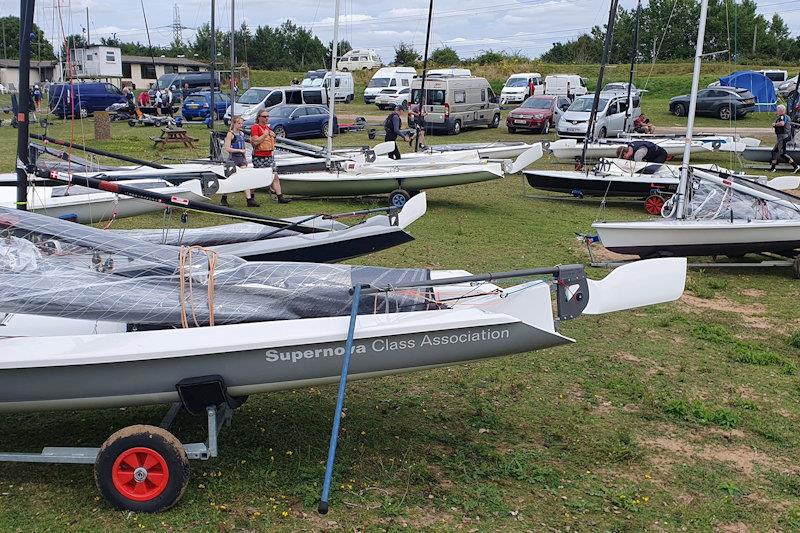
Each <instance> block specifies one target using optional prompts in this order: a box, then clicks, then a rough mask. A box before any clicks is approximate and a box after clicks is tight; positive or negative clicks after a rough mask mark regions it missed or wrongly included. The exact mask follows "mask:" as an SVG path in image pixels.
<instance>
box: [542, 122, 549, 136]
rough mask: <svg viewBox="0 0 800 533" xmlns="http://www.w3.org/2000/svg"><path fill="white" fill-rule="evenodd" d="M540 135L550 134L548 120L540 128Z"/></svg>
mask: <svg viewBox="0 0 800 533" xmlns="http://www.w3.org/2000/svg"><path fill="white" fill-rule="evenodd" d="M542 133H543V134H545V135H547V134H548V133H550V121H549V120H548V121H546V122H545V123H544V126H542Z"/></svg>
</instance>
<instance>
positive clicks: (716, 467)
mask: <svg viewBox="0 0 800 533" xmlns="http://www.w3.org/2000/svg"><path fill="white" fill-rule="evenodd" d="M681 68H682V69H683V70H685V68H683V67H681ZM685 75H686V73H685V72H683V71H681V72H678V73H676V74H675V76H676V77H677V76H684V77H685ZM664 76H665V77H667V78H669V77H671V76H672V75H671V74H670V75H669V76H668V75H667V74H664ZM655 82H656V80H655V79H654V80H653V81H652V83H654V84H655ZM664 83H665V84H666V83H673V82H672V81H670V80H665V81H664ZM358 109H360V108H359V107H358V106H355V105H354V106H352V110H353V112H355V113H360V111H358ZM648 113H652V114H655V112H654V111H653V112H651V111H648ZM752 118H754V119H755V117H752ZM675 120H676V121H677V120H678V119H675ZM750 120H751V117H748V119H746V121H745V122H750ZM712 124H715V125H716V124H720V123H719V122H717V121H714V122H713V123H712ZM191 128H192V131H195V132H196V133H197V134H198V135H199V136H201V137H203V136H204V132H205V130H204V129H203V128H202V127H201V126H199V125H198V126H191ZM70 129H71V125H70V124H69V123H59V124H56V125H55V126H53V127H51V128H50V133H51V134H52V135H53V136H56V137H62V138H63V137H69V136H70ZM33 131H39V128H38V127H35V128H34V130H33ZM15 134H16V130H13V129H11V128H7V127H2V128H0V168H2V171H11V170H12V169H13V163H14V149H15V138H16V137H15ZM113 134H114V140H113V141H104V142H95V141H92V121H91V120H87V121H82V122H81V123H79V124H76V125H75V130H74V135H75V138H76V140H78V141H81V142H83V141H85V142H86V143H87V144H90V145H92V146H96V147H101V148H105V149H112V150H116V151H119V152H124V153H127V154H130V155H134V156H137V157H142V158H148V159H151V160H160V159H162V158H164V157H166V156H168V157H170V158H180V157H191V156H201V155H203V154H204V152H205V149H198V150H196V151H194V152H192V151H190V150H185V149H178V148H169V149H167V150H165V151H163V152H160V151H157V150H155V149H153V148H152V143H150V142H148V141H146V137H147V136H148V135H153V134H154V130H152V129H141V128H136V129H132V128H129V127H128V126H127V125H124V124H114V128H113ZM542 138H543V137H542V136H540V135H515V136H511V135H508V134H507V133H505V129H504V128H500V129H499V130H486V129H480V130H474V131H470V132H466V133H464V134H462V135H461V136H460V137H458V138H457V139H456V138H453V137H440V138H438V139H437V141H439V142H456V141H458V142H472V141H481V140H488V139H491V140H497V139H518V140H527V141H537V140H540V139H542ZM317 142H321V140H320V141H317ZM336 143H337V145H358V144H367V143H368V139H367V137H366V134H363V133H358V134H345V135H340V136H338V137H337V138H336ZM698 160H700V161H703V162H710V161H716V162H719V163H723V164H726V165H730V166H734V167H738V164H739V163H738V161H735V160H730V159H728V158H725V157H721V156H716V155H704V156H702V157H700V158H698ZM545 165H554V163H552V162H550V161H547V160H543V161H540V162H538V163H537V166H545ZM525 192H526V191H524V189H523V187H522V185H521V184H520V178H519V176H508V177H506V178H504V179H501V180H497V181H493V182H490V183H486V184H478V185H470V186H463V187H456V188H450V189H440V190H433V191H429V193H428V199H429V209H428V213H427V214H426V215H425V216H424V217H423V218H422V219H421V220H419V221H418V222H417V223H415V224H414V225H413V226H412V228H411V232H412V233H413V234H414V236H415V237H416V240H415V241H414V242H412V243H409V244H407V245H405V246H403V247H401V248H397V249H393V250H387V251H384V252H381V253H378V254H374V255H371V256H368V257H365V258H361V259H359V260H356V261H354V263H359V264H375V265H383V266H421V267H429V268H463V269H467V270H470V271H472V272H484V271H496V270H508V269H513V268H524V267H532V266H549V265H554V264H558V263H573V262H579V263H584V262H586V261H587V256H586V253H585V251H584V250H583V249H582V247H581V245H580V244H579V243H578V242H577V241H576V240H575V236H574V232H576V231H586V230H588V229H590V225H591V223H592V222H593V221H595V220H597V219H598V218H603V219H606V220H615V219H634V218H643V217H644V214H643V210H642V209H641V206H640V205H625V204H613V205H611V206H609V207H606V208H605V209H604V210H602V211H601V210H600V209H599V207H598V205H597V204H596V203H588V202H587V203H579V202H564V201H555V200H546V199H531V198H527V197H525ZM527 192H528V193H531V192H532V191H531V190H529V191H527ZM264 198H265V197H264V195H263V194H262V195H261V199H262V200H264ZM381 201H382V200H380V199H364V200H358V199H344V200H338V201H326V200H300V201H295V202H292V203H291V204H289V205H277V204H275V203H273V202H269V201H263V202H262V204H263V206H262V207H261V208H260V209H259V210H258V211H259V212H261V213H264V214H270V215H275V216H288V215H297V214H303V213H312V212H319V211H326V212H331V211H344V210H351V209H357V208H362V207H369V206H372V205H375V204H377V203H379V202H381ZM243 204H244V198H243V195H237V196H236V197H235V198H234V205H236V206H238V207H243ZM190 222H191V223H192V224H194V225H202V224H210V223H219V222H218V221H217V220H215V219H212V218H210V217H204V216H197V215H191V216H190ZM160 224H161V217H160V216H158V215H153V216H147V217H139V218H136V219H126V220H120V221H117V222H115V227H158V226H159V225H160ZM590 273H591V275H592V276H593V277H599V276H603V275H605V274H606V272H605V271H599V270H593V269H592V270H590ZM653 283H658V280H653ZM798 287H800V285H798V281H797V280H793V279H792V278H791V273H790V271H789V270H788V269H775V270H746V271H743V270H739V271H734V270H700V271H692V272H691V273H690V274H689V281H688V289H687V291H686V294H685V296H684V297H683V298H682V299H681V300H680V301H678V302H676V303H673V304H669V305H661V306H657V307H652V308H646V309H641V310H637V311H632V312H623V313H616V314H613V315H605V316H600V317H588V316H587V317H583V318H580V319H578V320H575V321H571V322H567V323H564V324H563V327H562V332H563V333H564V334H566V335H568V336H570V337H573V338H574V339H576V341H577V344H575V345H574V346H572V347H564V348H559V349H554V350H545V351H541V352H536V353H528V354H522V355H517V356H510V357H506V358H500V359H495V360H490V361H486V362H483V363H478V364H473V365H470V366H461V367H453V368H448V369H440V370H434V371H428V372H422V373H417V374H410V375H405V376H397V377H388V378H382V379H378V380H373V381H364V382H357V383H352V385H351V386H350V387H349V389H348V398H347V403H346V408H347V417H346V418H345V419H344V421H343V434H342V439H341V440H340V451H339V456H338V457H339V460H338V463H337V471H336V481H335V484H334V488H335V490H334V492H333V497H332V510H331V513H330V514H328V515H327V516H325V517H319V516H318V515H317V514H316V501H317V499H318V497H319V492H320V489H321V480H322V476H323V471H324V461H325V457H326V451H327V442H328V441H327V439H328V433H329V431H330V421H331V414H332V412H333V409H334V404H335V387H333V386H330V387H322V388H315V389H304V390H297V391H293V392H284V393H274V394H265V395H261V396H259V397H253V398H251V399H250V400H249V401H248V402H247V403H246V404H245V405H244V406H243V407H242V408H241V409H240V410H239V411H237V414H236V416H235V417H234V421H233V426H232V427H231V428H228V429H225V430H224V431H223V434H222V440H221V455H220V457H219V458H217V459H215V460H213V461H209V462H193V463H192V465H191V466H192V479H191V482H190V485H189V489H188V491H187V493H186V495H185V497H184V499H183V501H182V502H181V503H180V504H179V505H178V506H177V507H175V508H174V509H172V510H170V511H168V512H166V513H163V514H160V515H142V514H133V513H120V512H115V511H113V510H111V509H110V508H109V507H108V506H107V505H106V504H105V503H104V502H103V501H101V500H99V497H98V493H97V491H96V489H95V487H94V481H93V476H92V471H91V468H89V467H85V466H38V465H12V464H0V530H2V531H64V530H75V531H107V530H128V531H133V530H136V531H138V530H158V531H164V530H177V531H184V530H193V531H297V530H350V531H383V530H391V531H397V530H401V529H406V528H407V529H412V530H463V531H498V530H504V531H506V530H508V531H631V532H633V531H643V530H647V531H712V530H716V531H736V532H741V531H797V530H799V529H800V477H799V474H800V466H798V460H797V458H798V453H799V452H800V436H799V435H800V434H798V432H797V429H796V428H797V424H798V422H799V421H800V382H798V371H797V367H798V364H800V299H798V294H800V290H799V289H798ZM120 379H124V376H121V377H120ZM163 413H164V409H163V408H160V407H151V408H135V409H134V408H129V409H121V410H120V409H116V410H104V411H81V412H66V413H36V414H9V415H6V416H4V417H2V418H0V450H14V451H37V450H39V449H40V448H41V447H42V446H47V445H99V444H100V443H102V441H103V440H104V439H105V438H106V437H107V436H108V435H110V434H111V433H112V432H113V431H115V430H116V429H118V428H120V427H122V426H125V425H129V424H133V423H150V424H158V422H159V420H160V418H161V416H162V415H163ZM201 425H202V421H200V420H197V419H192V418H190V417H188V416H182V417H179V419H178V425H177V427H176V434H177V435H178V436H179V437H180V438H182V439H184V440H190V439H197V438H200V437H201V436H202V434H201V433H200V431H199V428H200V426H201Z"/></svg>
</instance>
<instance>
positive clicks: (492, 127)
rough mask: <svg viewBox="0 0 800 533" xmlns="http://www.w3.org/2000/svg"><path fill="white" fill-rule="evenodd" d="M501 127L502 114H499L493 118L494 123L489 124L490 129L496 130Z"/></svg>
mask: <svg viewBox="0 0 800 533" xmlns="http://www.w3.org/2000/svg"><path fill="white" fill-rule="evenodd" d="M498 126H500V113H497V114H496V115H495V116H494V117H492V123H491V124H489V128H490V129H494V128H496V127H498Z"/></svg>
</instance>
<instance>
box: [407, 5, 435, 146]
mask: <svg viewBox="0 0 800 533" xmlns="http://www.w3.org/2000/svg"><path fill="white" fill-rule="evenodd" d="M432 18H433V0H431V3H430V6H428V32H427V33H426V34H425V57H424V58H423V60H422V87H420V95H419V114H420V116H422V113H423V112H424V110H425V78H427V77H428V47H429V46H430V43H431V19H432ZM411 103H412V105H413V103H414V101H413V99H412V101H411ZM417 150H419V136H418V137H417V138H416V141H415V142H414V151H415V152H416V151H417Z"/></svg>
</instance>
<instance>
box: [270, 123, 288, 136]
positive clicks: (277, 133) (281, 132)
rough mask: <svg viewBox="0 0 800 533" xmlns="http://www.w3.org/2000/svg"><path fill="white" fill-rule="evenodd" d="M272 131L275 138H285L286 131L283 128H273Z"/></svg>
mask: <svg viewBox="0 0 800 533" xmlns="http://www.w3.org/2000/svg"><path fill="white" fill-rule="evenodd" d="M272 131H274V132H275V137H279V138H281V139H283V138H284V137H286V129H285V128H284V127H283V126H275V129H274V130H272Z"/></svg>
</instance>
